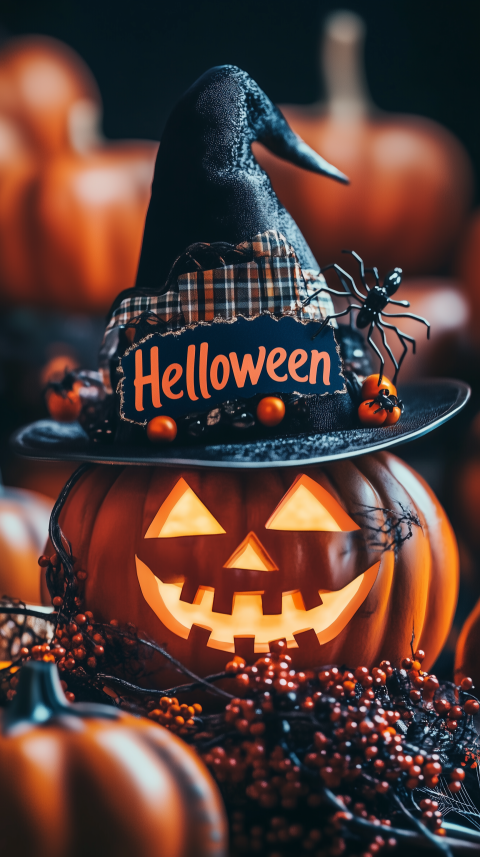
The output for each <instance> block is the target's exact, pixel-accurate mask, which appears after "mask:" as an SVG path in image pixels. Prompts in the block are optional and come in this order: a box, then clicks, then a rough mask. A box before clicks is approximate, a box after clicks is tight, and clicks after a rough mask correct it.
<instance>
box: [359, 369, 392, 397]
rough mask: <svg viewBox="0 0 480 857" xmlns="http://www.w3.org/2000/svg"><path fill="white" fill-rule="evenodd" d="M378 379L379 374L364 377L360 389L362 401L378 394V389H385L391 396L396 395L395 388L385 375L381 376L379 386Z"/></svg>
mask: <svg viewBox="0 0 480 857" xmlns="http://www.w3.org/2000/svg"><path fill="white" fill-rule="evenodd" d="M379 379H380V375H369V376H368V378H365V381H364V382H363V384H362V391H361V397H362V402H365V400H366V399H374V398H375V396H378V394H379V392H380V390H386V391H387V393H388V394H389V395H392V396H396V395H397V388H396V387H394V385H393V384H392V382H391V381H389V380H388V378H386V377H385V375H384V376H383V378H382V383H381V384H380V386H379V384H378V381H379Z"/></svg>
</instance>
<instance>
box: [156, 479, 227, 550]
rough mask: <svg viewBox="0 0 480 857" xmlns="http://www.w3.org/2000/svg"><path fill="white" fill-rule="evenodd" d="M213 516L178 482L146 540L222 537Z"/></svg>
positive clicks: (222, 530)
mask: <svg viewBox="0 0 480 857" xmlns="http://www.w3.org/2000/svg"><path fill="white" fill-rule="evenodd" d="M224 532H225V530H224V529H223V527H221V526H220V524H219V523H218V521H217V520H216V518H214V517H213V515H212V513H211V512H209V511H208V509H207V507H206V506H204V504H203V503H202V501H201V500H200V498H199V497H197V495H196V494H195V492H194V491H192V489H191V488H190V486H189V485H187V483H186V482H185V479H183V478H181V479H179V480H178V482H177V484H176V485H175V487H174V488H173V489H172V491H170V494H169V495H168V497H167V499H166V500H165V501H164V502H163V503H162V505H161V506H160V509H159V510H158V512H157V514H156V515H155V517H154V519H153V521H152V523H151V524H150V526H149V528H148V530H147V532H146V533H145V538H146V539H174V538H178V537H179V536H210V535H219V534H220V533H224Z"/></svg>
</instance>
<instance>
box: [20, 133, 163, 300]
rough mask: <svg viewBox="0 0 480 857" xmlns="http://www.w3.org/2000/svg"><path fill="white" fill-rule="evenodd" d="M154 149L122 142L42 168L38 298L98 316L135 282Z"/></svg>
mask: <svg viewBox="0 0 480 857" xmlns="http://www.w3.org/2000/svg"><path fill="white" fill-rule="evenodd" d="M157 149H158V144H157V143H150V142H141V141H138V142H122V143H116V144H111V145H105V146H103V147H101V148H97V149H94V150H91V151H89V152H88V153H87V154H85V155H81V154H76V153H74V152H70V153H64V154H63V155H61V156H59V157H57V158H56V159H55V160H54V161H51V162H50V163H49V164H48V165H47V166H45V168H44V169H43V170H42V172H41V175H40V177H39V180H38V182H37V185H36V193H35V202H34V204H33V211H32V214H33V216H34V218H35V223H36V232H35V237H36V247H37V253H36V262H37V272H38V273H37V282H39V284H41V293H40V295H39V296H38V297H37V301H38V300H40V301H41V300H42V299H43V301H44V303H46V304H48V305H51V306H55V305H59V304H60V305H61V306H62V308H63V309H67V310H75V311H86V312H98V313H101V312H105V311H106V310H108V308H109V306H110V305H111V303H112V301H113V300H114V298H115V297H116V296H117V294H118V293H119V292H120V291H123V290H124V289H127V288H131V287H132V286H133V285H134V283H135V274H136V270H137V265H138V259H139V256H140V249H141V245H142V235H143V226H144V223H145V217H146V213H147V208H148V203H149V200H150V185H151V182H152V177H153V169H154V165H155V158H156V154H157Z"/></svg>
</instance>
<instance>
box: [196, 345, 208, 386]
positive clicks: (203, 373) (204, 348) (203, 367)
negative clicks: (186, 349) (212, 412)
mask: <svg viewBox="0 0 480 857" xmlns="http://www.w3.org/2000/svg"><path fill="white" fill-rule="evenodd" d="M207 357H208V342H202V344H201V346H200V366H199V371H198V374H199V377H200V392H201V394H202V396H203V398H204V399H210V393H209V392H208V387H207Z"/></svg>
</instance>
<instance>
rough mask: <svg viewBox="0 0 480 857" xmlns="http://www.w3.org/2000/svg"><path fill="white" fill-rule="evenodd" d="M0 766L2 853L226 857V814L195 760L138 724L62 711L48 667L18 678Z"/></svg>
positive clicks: (104, 713)
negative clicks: (5, 772)
mask: <svg viewBox="0 0 480 857" xmlns="http://www.w3.org/2000/svg"><path fill="white" fill-rule="evenodd" d="M0 764H1V767H2V770H3V771H8V776H4V777H2V778H1V783H0V825H1V829H2V845H3V848H4V849H5V853H11V854H15V855H16V857H29V855H31V854H35V855H37V857H65V855H67V854H68V857H83V855H85V854H92V855H100V854H101V855H102V857H132V855H133V854H134V855H135V857H157V855H158V857H160V855H161V857H194V855H195V857H224V855H226V821H225V815H224V810H223V804H222V801H221V798H220V795H219V792H218V789H217V787H216V785H215V783H214V782H213V779H212V778H211V776H210V774H209V773H208V771H207V769H206V768H205V766H204V764H203V762H202V761H201V760H200V758H199V757H198V756H197V754H196V753H195V751H194V750H192V749H190V747H188V746H187V745H186V744H184V743H183V741H181V740H180V739H179V738H177V737H176V736H175V735H172V733H171V732H168V731H167V730H166V729H164V728H163V727H162V726H157V725H154V724H153V723H151V722H150V721H148V720H147V719H145V718H139V717H133V716H130V715H125V714H123V713H120V712H119V711H118V710H117V709H114V708H111V707H109V706H106V705H95V704H87V703H82V704H73V705H72V704H69V703H68V702H67V700H66V698H65V696H64V693H63V691H62V687H61V685H60V681H59V678H58V673H57V668H56V666H55V665H54V664H53V663H44V662H41V661H37V662H36V661H29V662H27V663H26V664H25V665H24V666H23V667H22V669H21V670H20V673H19V684H18V686H17V690H16V695H15V697H14V700H13V702H12V703H11V705H10V706H9V708H7V710H6V712H5V713H4V715H3V719H2V721H0Z"/></svg>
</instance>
